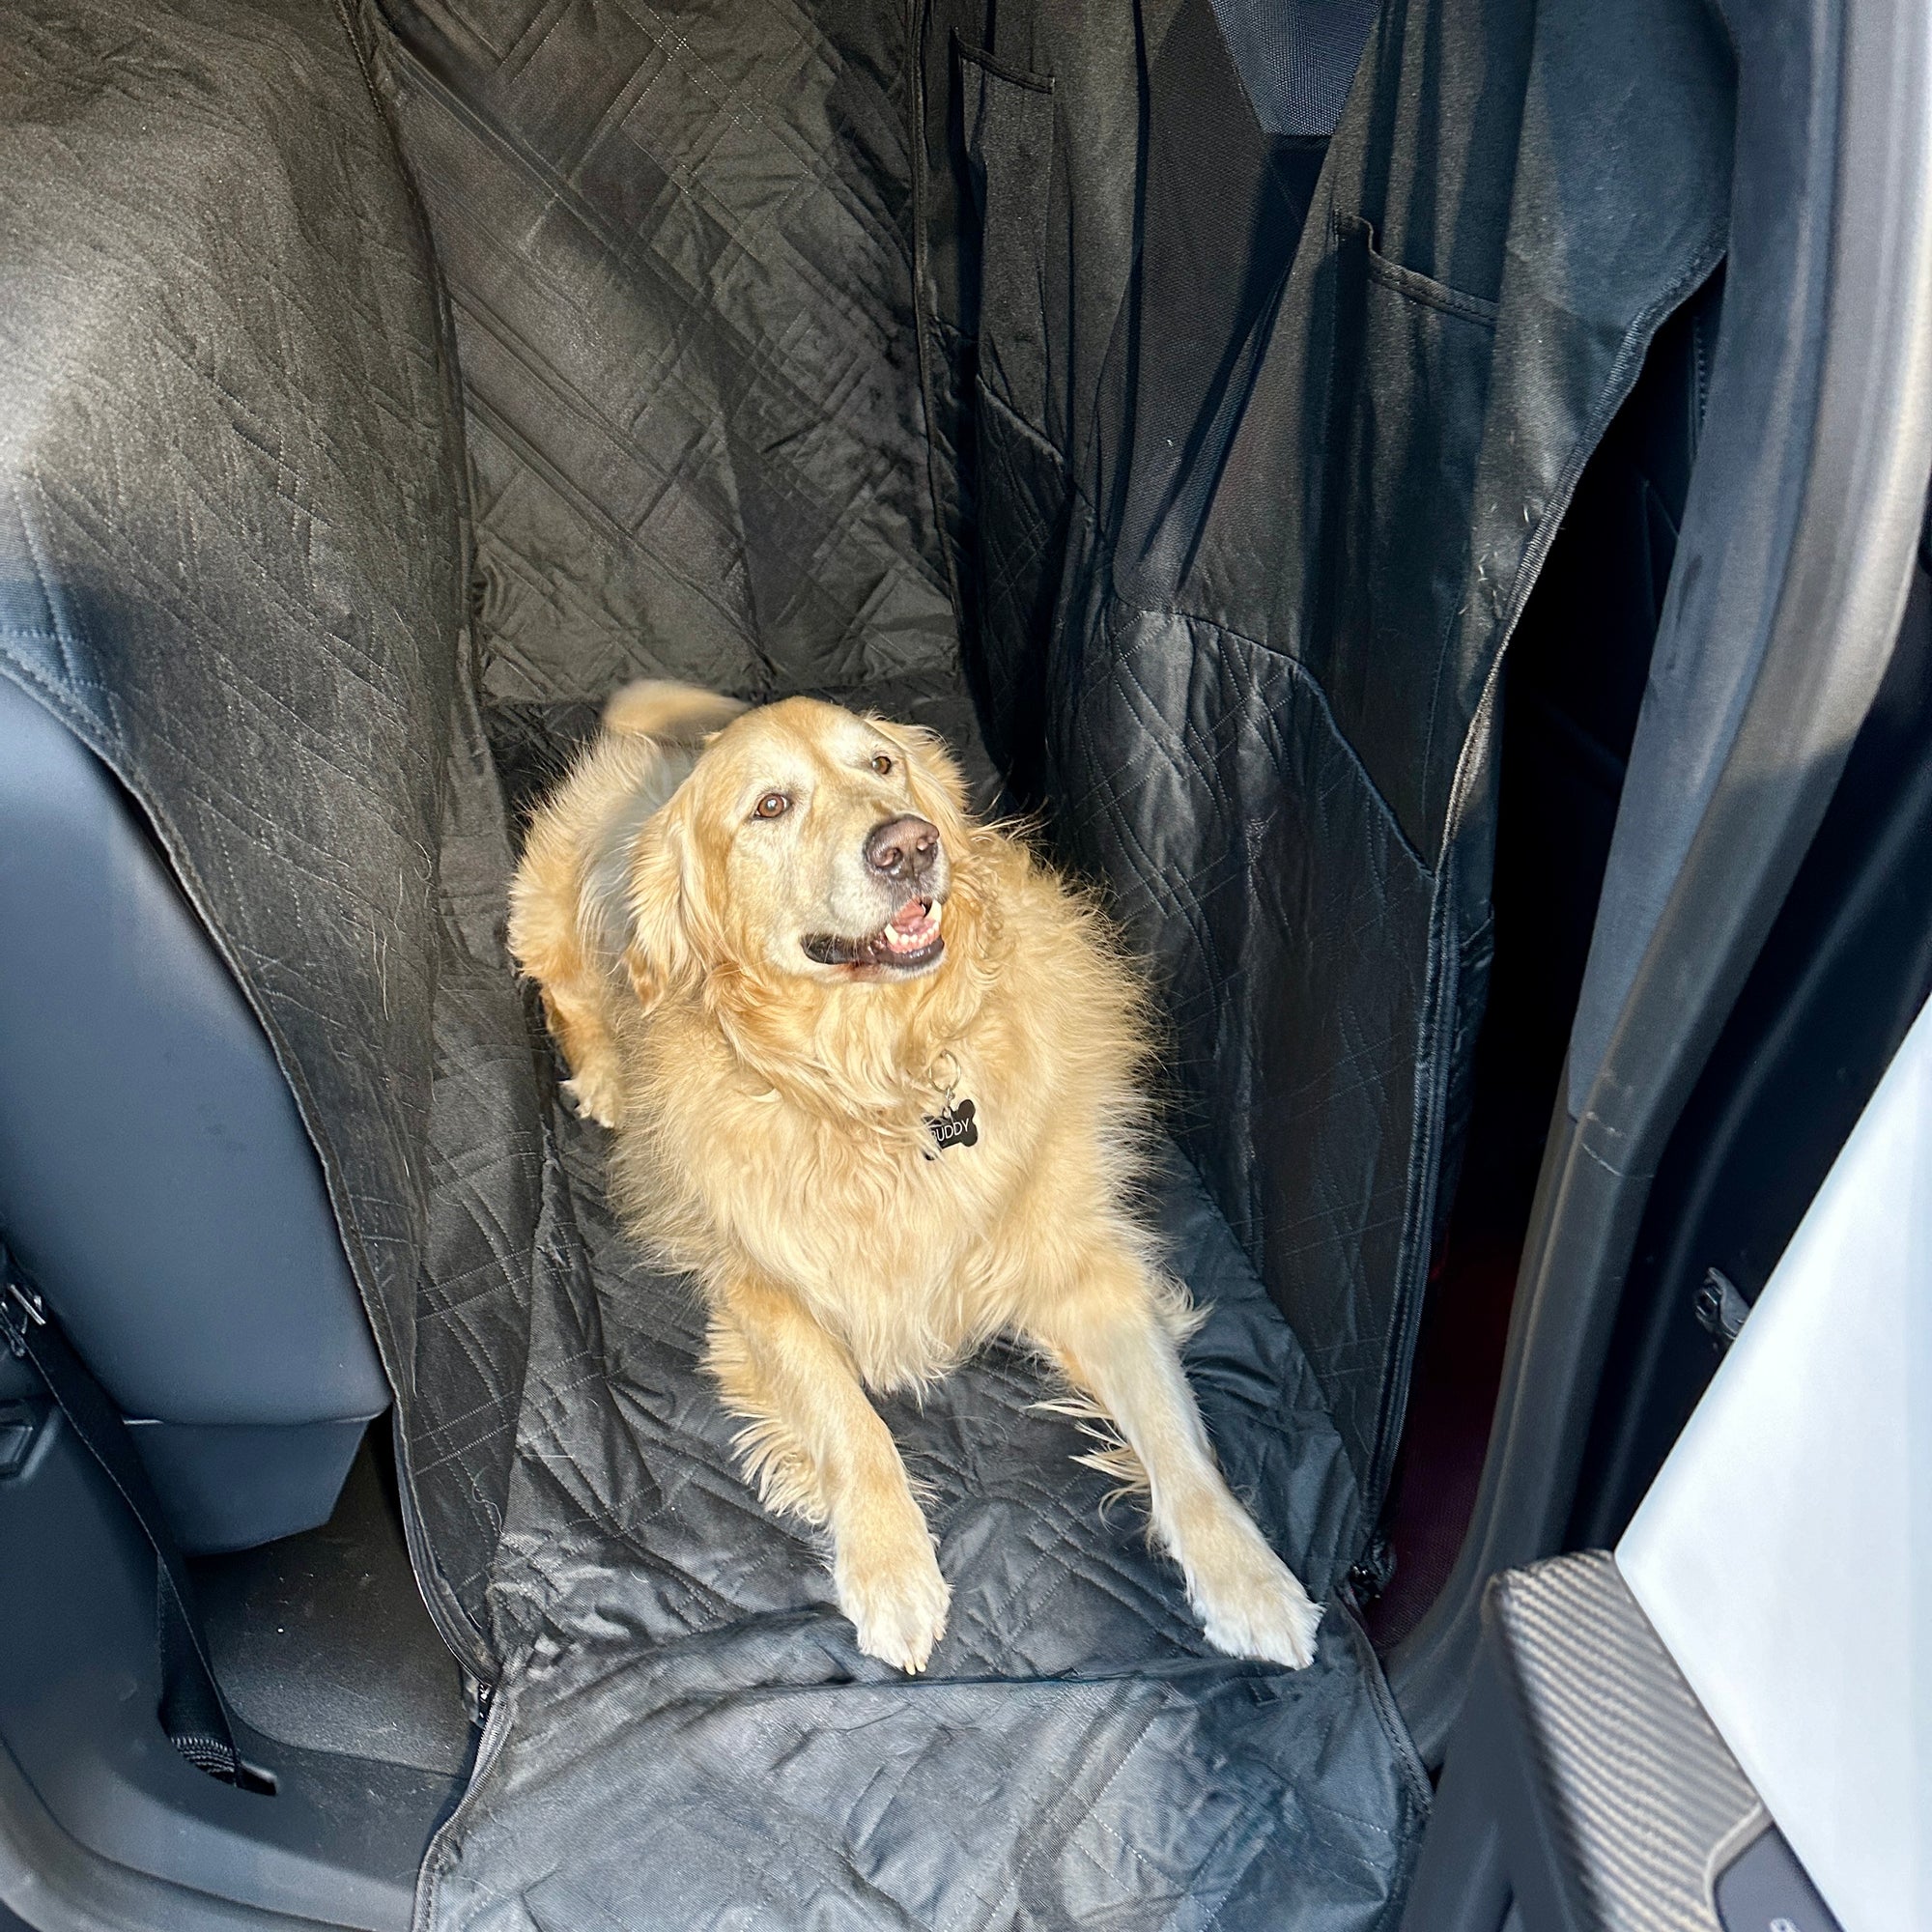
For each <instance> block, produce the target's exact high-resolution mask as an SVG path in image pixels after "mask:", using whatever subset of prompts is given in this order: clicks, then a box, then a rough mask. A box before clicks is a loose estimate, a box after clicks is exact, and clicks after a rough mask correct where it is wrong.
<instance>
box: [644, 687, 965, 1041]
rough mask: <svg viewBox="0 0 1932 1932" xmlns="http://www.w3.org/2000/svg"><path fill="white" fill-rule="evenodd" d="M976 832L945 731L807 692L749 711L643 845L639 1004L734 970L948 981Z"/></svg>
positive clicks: (830, 980) (647, 832)
mask: <svg viewBox="0 0 1932 1932" xmlns="http://www.w3.org/2000/svg"><path fill="white" fill-rule="evenodd" d="M977 831H978V828H975V827H974V826H973V825H972V823H971V821H970V820H969V819H968V817H967V815H966V808H965V787H964V783H963V781H962V780H961V778H960V775H959V771H958V768H957V766H956V765H954V763H953V762H952V758H951V757H950V756H949V755H948V753H947V752H946V750H945V748H944V746H943V745H942V744H941V742H940V740H939V739H938V737H937V736H936V735H935V734H933V733H932V732H930V731H926V730H924V729H923V728H921V727H919V726H915V725H886V724H881V723H879V722H878V721H877V720H874V719H869V718H860V717H857V716H855V715H854V714H853V713H851V712H849V711H843V710H840V709H839V708H838V706H837V705H832V704H821V703H818V702H817V701H815V700H813V699H811V698H804V697H794V698H787V699H785V700H784V701H783V702H781V703H778V704H772V705H766V706H764V707H762V708H760V709H758V710H754V711H748V712H746V713H745V714H744V715H743V716H742V717H740V718H738V719H735V720H734V721H733V722H732V723H731V724H730V725H726V726H725V729H723V730H722V731H720V732H719V733H718V734H717V735H716V736H715V737H714V738H712V739H711V740H710V742H709V743H708V744H707V745H706V746H705V749H704V751H703V753H701V755H700V756H699V757H698V759H697V762H696V766H695V767H694V768H693V770H692V773H691V775H690V777H689V778H687V779H686V780H685V781H684V783H683V784H682V785H680V786H679V787H678V789H677V791H676V792H675V793H674V794H673V795H672V797H671V799H670V800H669V802H668V804H667V805H666V806H665V807H664V808H663V809H662V810H660V811H658V812H657V813H655V814H654V815H653V816H652V818H651V819H650V820H649V821H648V822H647V823H646V825H645V826H644V828H643V830H642V832H641V833H640V834H639V838H638V842H637V846H636V848H635V851H634V854H633V860H632V865H631V873H630V908H629V910H630V915H631V931H632V944H631V947H630V951H629V954H628V958H629V963H630V968H631V976H632V980H633V982H634V983H635V984H636V986H637V990H638V993H639V997H640V998H641V999H643V1000H644V1001H645V1002H646V1003H647V1004H648V1003H650V1002H651V1001H653V1000H655V999H656V998H658V997H660V996H661V995H662V993H663V992H664V991H665V990H666V988H667V987H668V986H669V985H670V984H673V983H675V982H677V981H678V980H681V979H684V978H687V977H691V976H702V975H705V974H709V973H715V972H717V971H719V970H720V969H721V968H726V969H732V970H734V971H735V972H736V973H738V974H740V975H749V976H750V977H752V978H753V979H756V980H763V981H766V982H770V981H771V980H773V979H775V978H776V979H777V980H781V981H783V980H788V981H793V982H799V981H806V982H810V981H817V982H820V983H822V984H829V985H843V984H861V985H867V984H869V985H881V984H890V983H894V982H897V981H903V980H913V979H917V978H920V977H922V976H923V975H927V974H931V973H934V972H936V971H938V970H939V969H940V968H941V967H942V966H944V964H945V963H946V960H947V933H946V915H947V908H948V904H949V901H951V900H953V899H954V897H955V895H957V894H958V893H959V891H960V889H961V887H962V884H963V883H964V882H965V880H966V879H967V878H968V877H969V876H970V873H971V870H972V867H973V848H974V844H975V836H976V833H977ZM980 836H983V835H980Z"/></svg>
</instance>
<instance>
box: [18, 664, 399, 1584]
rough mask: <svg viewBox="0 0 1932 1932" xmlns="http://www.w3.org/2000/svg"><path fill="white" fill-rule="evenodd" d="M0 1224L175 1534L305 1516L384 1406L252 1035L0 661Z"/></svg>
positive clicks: (119, 819)
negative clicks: (136, 1447)
mask: <svg viewBox="0 0 1932 1932" xmlns="http://www.w3.org/2000/svg"><path fill="white" fill-rule="evenodd" d="M0 929H3V930H4V931H5V932H6V933H7V944H6V946H5V947H4V948H0V1229H4V1230H5V1233H6V1236H7V1239H8V1240H9V1242H10V1243H12V1244H13V1246H14V1249H15V1250H16V1252H17V1253H18V1254H19V1256H20V1258H21V1260H22V1262H23V1263H24V1264H26V1265H27V1266H28V1268H29V1269H30V1270H31V1271H32V1272H33V1274H34V1275H35V1276H36V1278H37V1279H38V1280H39V1281H40V1282H41V1283H42V1285H43V1288H44V1289H45V1291H46V1293H47V1295H48V1297H49V1299H50V1300H51V1301H52V1303H53V1305H54V1307H55V1308H56V1309H57V1310H58V1311H59V1314H60V1316H61V1318H62V1320H63V1321H64V1322H65V1323H66V1325H67V1328H68V1330H69V1332H70V1334H71V1336H72V1338H73V1341H74V1343H75V1345H76V1347H78V1348H79V1349H80V1350H81V1351H82V1353H83V1354H84V1355H85V1356H86V1358H87V1360H88V1362H89V1364H90V1365H91V1366H92V1367H93V1369H94V1371H95V1373H96V1374H97V1375H98V1376H99V1378H100V1379H101V1381H102V1382H103V1383H104V1384H105V1386H106V1387H107V1389H108V1390H109V1392H110V1393H111V1394H112V1395H113V1396H114V1397H115V1399H116V1400H117V1401H118V1402H119V1403H120V1404H121V1406H122V1408H123V1411H124V1412H125V1413H126V1414H127V1415H128V1418H129V1419H130V1420H131V1421H134V1422H135V1423H136V1424H137V1427H136V1429H135V1436H136V1439H137V1441H139V1443H140V1444H141V1447H142V1450H143V1453H144V1455H145V1456H146V1458H147V1460H148V1462H149V1464H150V1467H151V1469H152V1471H153V1473H154V1475H155V1478H156V1485H157V1487H158V1488H159V1490H160V1492H161V1494H162V1498H163V1501H164V1502H165V1503H166V1504H167V1506H168V1508H169V1510H170V1512H171V1513H172V1515H173V1516H174V1518H175V1527H176V1530H177V1533H178V1534H179V1536H180V1537H181V1540H182V1542H183V1544H184V1545H185V1547H187V1548H201V1549H208V1548H238V1547H241V1546H243V1545H247V1544H253V1543H260V1542H266V1541H268V1540H269V1539H270V1538H273V1537H277V1536H284V1535H288V1534H291V1533H292V1532H294V1531H295V1530H298V1529H303V1528H307V1527H310V1526H312V1525H313V1524H315V1523H317V1522H320V1521H323V1520H326V1519H327V1515H328V1513H329V1510H330V1508H331V1507H332V1505H333V1503H334V1500H335V1496H336V1493H337V1491H338V1490H339V1489H340V1487H341V1482H342V1478H343V1476H344V1474H345V1473H346V1471H347V1469H348V1466H349V1461H350V1458H351V1457H352V1456H353V1455H354V1453H355V1445H356V1443H357V1442H358V1441H359V1440H360V1439H361V1435H362V1432H363V1429H364V1427H365V1425H366V1424H367V1422H368V1420H369V1418H370V1417H371V1416H373V1415H376V1414H378V1413H380V1412H381V1411H382V1410H383V1409H384V1407H386V1406H387V1404H388V1391H387V1388H386V1386H385V1384H384V1379H383V1374H382V1369H381V1367H380V1365H379V1363H378V1361H377V1358H376V1351H375V1348H374V1346H373V1344H372V1342H371V1339H370V1335H369V1330H368V1325H367V1322H366V1321H365V1319H364V1316H363V1313H362V1307H361V1303H360V1301H359V1299H358V1298H357V1295H356V1292H355V1284H354V1282H353V1281H352V1280H351V1278H350V1273H349V1268H348V1265H347V1263H346V1261H345V1258H344V1256H343V1251H342V1243H341V1239H340V1237H339V1236H338V1235H337V1232H336V1227H335V1222H334V1220H333V1217H332V1216H331V1214H330V1211H329V1205H328V1198H327V1191H326V1189H325V1187H324V1184H323V1177H322V1171H321V1167H320V1165H319V1163H318V1161H317V1159H316V1155H315V1151H314V1149H313V1148H312V1147H311V1145H310V1143H309V1140H308V1137H307V1135H306V1133H305V1132H304V1131H303V1129H302V1125H301V1122H300V1120H299V1118H298V1115H297V1112H296V1105H295V1100H294V1096H293V1094H291V1093H290V1090H289V1085H288V1082H287V1080H286V1079H285V1078H284V1077H283V1074H282V1071H281V1068H280V1067H279V1066H278V1065H276V1063H275V1059H274V1056H273V1054H272V1052H271V1051H270V1046H269V1042H268V1039H267V1038H266V1037H265V1036H264V1034H263V1032H262V1028H261V1026H260V1025H259V1023H258V1022H257V1020H256V1018H255V1015H254V1013H253V1012H252V1011H251V1010H250V1009H249V1007H248V1005H247V1003H246V1001H245V1000H244V999H243V998H242V996H241V991H240V990H239V988H238V987H237V985H236V982H235V980H234V978H233V977H232V975H231V974H230V973H229V971H228V969H227V967H226V965H225V964H224V963H223V961H222V959H221V958H220V956H219V954H218V953H217V952H215V950H214V947H213V944H212V943H211V942H210V940H209V938H208V935H207V933H206V931H205V929H204V928H203V925H202V923H201V922H200V920H199V919H198V918H197V917H196V916H195V914H194V912H193V910H192V909H191V908H190V906H189V905H188V903H187V901H186V900H185V898H184V896H183V895H182V894H181V892H180V890H179V889H178V888H177V886H176V884H175V881H174V878H173V876H172V873H171V872H170V870H169V868H168V866H167V864H166V861H165V860H164V859H163V858H162V856H161V854H160V853H159V851H158V850H157V848H156V845H155V843H154V841H153V840H152V838H150V837H149V834H148V831H147V828H146V826H145V825H144V824H143V822H142V821H141V819H140V817H139V816H138V814H137V812H136V810H135V809H134V807H133V806H132V804H131V803H130V802H129V801H128V798H127V797H126V795H125V794H124V793H123V792H122V790H121V788H120V787H119V785H118V784H117V783H116V782H115V781H114V779H113V778H112V777H111V776H110V774H109V773H108V772H107V770H106V769H105V767H103V766H102V765H101V764H100V763H99V760H98V759H97V758H96V757H95V756H94V754H93V753H91V752H90V751H88V750H87V748H86V747H85V746H83V745H82V744H81V743H80V741H79V740H78V739H77V738H75V737H74V736H73V735H72V734H71V732H70V731H69V730H68V729H67V727H66V726H65V725H62V724H61V723H60V722H59V721H58V720H57V719H56V718H55V717H54V716H53V715H52V714H51V713H50V712H48V711H47V710H46V709H44V708H43V706H42V705H41V704H40V703H39V702H37V701H36V700H35V699H34V698H32V697H31V696H28V695H27V694H26V693H25V692H24V691H23V690H22V689H21V688H20V687H19V686H17V685H15V684H14V683H12V682H11V681H9V680H8V679H6V678H4V677H0Z"/></svg>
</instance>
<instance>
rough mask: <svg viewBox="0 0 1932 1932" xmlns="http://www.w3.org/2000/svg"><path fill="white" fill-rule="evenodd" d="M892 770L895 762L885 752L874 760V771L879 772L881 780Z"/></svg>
mask: <svg viewBox="0 0 1932 1932" xmlns="http://www.w3.org/2000/svg"><path fill="white" fill-rule="evenodd" d="M892 768H893V761H892V760H891V759H890V758H889V757H887V756H886V754H885V753H883V752H881V753H879V755H878V756H877V757H876V758H874V759H873V760H872V769H873V770H874V771H875V772H877V773H878V775H879V776H880V777H881V778H884V777H885V776H886V775H887V774H888V773H889V772H890V771H891V770H892Z"/></svg>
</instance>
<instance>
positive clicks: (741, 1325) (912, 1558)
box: [708, 1277, 952, 1670]
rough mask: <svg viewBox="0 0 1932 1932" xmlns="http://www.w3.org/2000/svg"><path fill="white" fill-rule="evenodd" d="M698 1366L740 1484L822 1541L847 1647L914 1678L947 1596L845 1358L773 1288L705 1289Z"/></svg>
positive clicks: (745, 1283)
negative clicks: (792, 1513)
mask: <svg viewBox="0 0 1932 1932" xmlns="http://www.w3.org/2000/svg"><path fill="white" fill-rule="evenodd" d="M711 1306H712V1327H711V1338H710V1347H709V1350H708V1360H709V1363H710V1366H711V1368H712V1371H713V1373H714V1374H716V1375H717V1377H718V1378H719V1381H720V1383H721V1385H722V1386H723V1388H724V1391H725V1401H726V1403H727V1405H728V1406H730V1408H731V1410H732V1412H733V1413H734V1414H737V1415H740V1416H743V1417H744V1419H745V1422H746V1428H745V1430H744V1432H743V1433H742V1434H741V1435H739V1437H738V1442H739V1447H740V1450H741V1451H742V1452H743V1453H744V1455H745V1458H746V1463H747V1469H748V1473H749V1474H750V1475H751V1476H752V1478H753V1481H754V1482H756V1483H758V1484H759V1486H760V1490H761V1492H762V1493H764V1495H765V1497H766V1500H767V1501H768V1502H770V1503H771V1504H772V1506H773V1507H775V1508H781V1507H787V1506H788V1507H792V1508H800V1509H801V1513H803V1514H806V1515H808V1516H815V1517H816V1519H817V1520H822V1521H823V1522H824V1523H825V1524H826V1525H827V1526H828V1527H829V1528H830V1529H831V1532H832V1547H833V1560H832V1578H833V1585H834V1587H835V1589H836V1590H837V1592H838V1607H839V1608H840V1609H842V1610H843V1611H844V1612H845V1614H846V1615H847V1616H848V1617H850V1618H851V1619H852V1623H853V1626H854V1628H855V1629H856V1630H857V1631H858V1634H859V1648H860V1649H861V1650H863V1651H865V1652H866V1654H867V1656H869V1657H876V1658H879V1659H881V1660H882V1661H883V1662H887V1663H892V1664H896V1665H897V1666H898V1668H899V1669H901V1670H923V1669H924V1667H925V1662H926V1660H927V1658H929V1657H930V1656H931V1655H932V1647H933V1645H934V1644H935V1643H937V1642H938V1641H939V1639H940V1637H941V1636H943V1635H944V1634H945V1632H946V1613H947V1608H948V1605H950V1604H951V1602H952V1591H951V1590H950V1589H948V1587H947V1583H946V1578H945V1577H943V1576H941V1575H940V1571H939V1560H938V1558H937V1556H936V1555H935V1554H934V1550H933V1542H932V1534H931V1532H930V1531H929V1530H928V1529H927V1528H926V1525H925V1518H924V1517H923V1515H921V1513H920V1507H919V1504H918V1503H917V1502H916V1501H915V1500H914V1498H913V1493H912V1486H911V1485H910V1484H909V1483H908V1482H907V1480H906V1472H905V1464H904V1463H902V1462H900V1460H899V1452H898V1449H897V1447H896V1445H895V1443H894V1441H893V1437H892V1432H891V1431H890V1430H888V1429H887V1427H886V1425H885V1423H884V1421H883V1420H882V1419H881V1418H880V1415H879V1413H878V1411H877V1410H876V1409H875V1408H874V1407H873V1406H872V1405H871V1404H870V1403H869V1402H868V1401H867V1399H866V1391H865V1390H864V1389H863V1388H862V1387H861V1386H860V1383H859V1378H858V1374H857V1372H856V1371H855V1370H854V1369H853V1366H852V1362H851V1359H850V1357H849V1356H848V1355H847V1354H846V1353H845V1350H843V1349H842V1348H840V1347H839V1345H838V1343H837V1342H836V1341H835V1340H834V1339H833V1338H832V1337H831V1336H830V1335H828V1334H827V1333H826V1331H825V1330H824V1329H823V1328H821V1327H820V1326H819V1325H818V1323H817V1322H816V1321H813V1320H812V1318H811V1316H810V1314H809V1313H808V1312H807V1311H806V1309H805V1308H804V1307H803V1306H801V1305H800V1303H799V1302H798V1301H797V1300H796V1299H795V1298H794V1297H793V1296H792V1295H790V1294H787V1293H784V1291H783V1290H781V1289H777V1288H772V1287H770V1286H768V1285H766V1284H763V1283H760V1282H756V1281H753V1280H751V1279H749V1278H745V1277H739V1278H736V1279H733V1280H731V1281H729V1282H726V1283H724V1284H718V1283H714V1284H713V1290H712V1299H711Z"/></svg>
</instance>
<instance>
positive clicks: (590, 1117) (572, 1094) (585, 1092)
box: [563, 1067, 624, 1127]
mask: <svg viewBox="0 0 1932 1932" xmlns="http://www.w3.org/2000/svg"><path fill="white" fill-rule="evenodd" d="M563 1097H564V1098H565V1099H566V1100H568V1101H569V1102H570V1105H571V1108H572V1111H573V1112H575V1113H576V1114H577V1115H578V1116H579V1117H580V1118H581V1119H582V1120H586V1121H595V1122H597V1124H598V1125H599V1126H600V1127H614V1126H616V1125H618V1124H619V1123H620V1122H622V1120H623V1118H624V1098H623V1093H622V1090H621V1088H620V1086H619V1084H618V1082H617V1081H616V1080H615V1079H614V1078H613V1077H612V1076H611V1074H609V1073H607V1072H605V1071H604V1070H603V1069H602V1068H596V1067H587V1068H585V1070H584V1071H583V1072H582V1073H580V1074H579V1075H578V1076H577V1077H576V1079H574V1080H566V1081H565V1082H564V1083H563Z"/></svg>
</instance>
